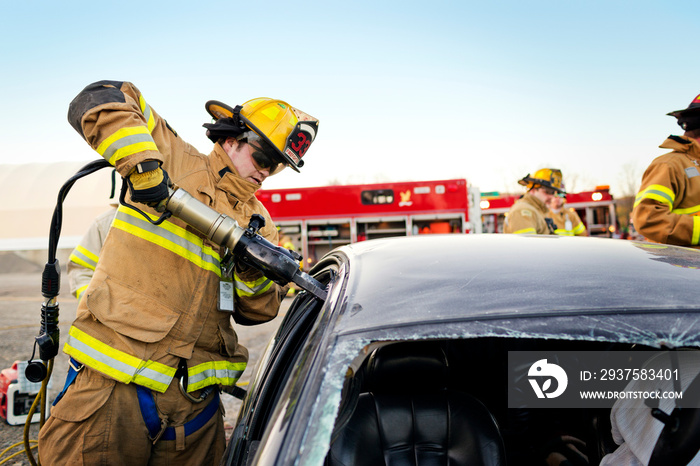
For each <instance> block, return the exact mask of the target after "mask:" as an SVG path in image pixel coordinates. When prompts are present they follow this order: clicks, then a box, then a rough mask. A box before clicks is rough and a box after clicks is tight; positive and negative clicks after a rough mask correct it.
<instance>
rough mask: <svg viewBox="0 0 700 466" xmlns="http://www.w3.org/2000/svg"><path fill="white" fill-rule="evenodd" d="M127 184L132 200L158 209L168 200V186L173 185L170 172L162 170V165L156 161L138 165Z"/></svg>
mask: <svg viewBox="0 0 700 466" xmlns="http://www.w3.org/2000/svg"><path fill="white" fill-rule="evenodd" d="M126 182H127V183H128V185H129V192H130V194H131V200H133V201H135V202H140V203H142V204H146V205H147V206H149V207H158V205H159V204H160V203H162V202H163V201H165V200H166V199H167V198H168V195H169V193H168V186H169V185H170V184H171V183H170V178H169V177H168V172H166V171H165V170H163V169H162V168H160V164H159V163H158V162H157V161H155V160H149V161H147V162H142V163H140V164H138V165H136V167H135V168H134V169H133V170H132V171H131V173H130V174H129V177H128V178H127V179H126Z"/></svg>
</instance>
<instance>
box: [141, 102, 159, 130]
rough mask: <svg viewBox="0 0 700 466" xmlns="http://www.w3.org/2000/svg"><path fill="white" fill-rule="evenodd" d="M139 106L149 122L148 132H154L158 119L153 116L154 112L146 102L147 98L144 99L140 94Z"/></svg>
mask: <svg viewBox="0 0 700 466" xmlns="http://www.w3.org/2000/svg"><path fill="white" fill-rule="evenodd" d="M139 106H140V107H141V112H142V113H143V116H144V117H145V118H146V122H147V124H148V132H149V133H152V132H153V128H155V127H156V119H155V117H154V116H153V112H152V111H151V107H150V105H148V104H147V103H146V99H144V98H143V96H142V95H140V96H139Z"/></svg>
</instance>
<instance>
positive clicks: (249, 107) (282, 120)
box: [204, 97, 318, 172]
mask: <svg viewBox="0 0 700 466" xmlns="http://www.w3.org/2000/svg"><path fill="white" fill-rule="evenodd" d="M205 106H206V109H207V112H209V114H210V115H211V116H212V117H213V118H214V120H216V122H215V123H214V124H205V125H204V126H205V127H206V128H208V131H207V135H208V136H209V138H210V139H212V141H214V140H215V137H217V136H222V135H223V136H234V137H235V136H238V135H239V134H241V133H242V132H243V131H247V129H250V130H252V131H254V132H255V133H256V134H257V135H258V136H260V138H261V139H263V140H264V141H265V142H266V143H267V144H268V145H269V146H270V147H272V148H273V150H274V151H275V153H276V154H277V155H278V156H279V157H280V158H281V159H282V160H284V162H285V164H286V165H289V166H290V167H292V169H293V170H294V171H297V172H298V171H299V168H300V167H302V166H303V165H304V161H303V160H302V157H304V154H306V151H307V150H308V149H309V146H311V143H312V142H313V140H314V139H315V138H316V134H318V119H316V118H314V117H312V116H311V115H309V114H307V113H304V112H302V111H301V110H299V109H296V108H294V107H292V106H291V105H289V104H288V103H286V102H284V101H282V100H276V99H270V98H268V97H259V98H257V99H252V100H249V101H247V102H245V103H244V104H243V105H237V106H236V107H235V108H231V107H230V106H228V105H226V104H224V103H222V102H219V101H216V100H210V101H209V102H207V103H206V105H205ZM246 127H247V128H246ZM236 133H237V134H236Z"/></svg>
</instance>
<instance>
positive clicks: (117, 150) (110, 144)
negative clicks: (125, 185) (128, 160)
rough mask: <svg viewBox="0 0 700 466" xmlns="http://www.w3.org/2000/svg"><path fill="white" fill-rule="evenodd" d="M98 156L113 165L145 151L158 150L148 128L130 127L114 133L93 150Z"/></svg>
mask: <svg viewBox="0 0 700 466" xmlns="http://www.w3.org/2000/svg"><path fill="white" fill-rule="evenodd" d="M95 150H96V151H97V153H98V154H100V155H101V156H102V157H104V158H105V160H107V161H108V162H109V163H111V164H112V165H114V164H115V163H116V162H117V161H118V160H120V159H123V158H124V157H128V156H129V155H133V154H136V153H138V152H143V151H146V150H154V151H157V150H158V146H156V143H155V142H154V141H153V138H152V137H151V134H150V133H149V131H148V128H147V127H145V126H132V127H129V128H121V129H118V130H117V131H115V132H114V134H112V135H111V136H109V137H108V138H107V139H105V140H104V141H102V143H101V144H100V145H99V146H97V149H95Z"/></svg>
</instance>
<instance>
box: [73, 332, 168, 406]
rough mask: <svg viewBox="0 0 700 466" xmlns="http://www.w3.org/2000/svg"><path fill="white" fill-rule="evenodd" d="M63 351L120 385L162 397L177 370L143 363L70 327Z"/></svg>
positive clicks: (152, 363)
mask: <svg viewBox="0 0 700 466" xmlns="http://www.w3.org/2000/svg"><path fill="white" fill-rule="evenodd" d="M63 351H64V352H65V353H66V354H68V355H69V356H73V357H74V358H75V359H77V360H78V361H80V362H82V363H83V364H85V365H87V366H89V367H91V368H92V369H95V370H96V371H99V372H102V373H103V374H105V375H108V376H110V377H112V378H113V379H115V380H118V381H119V382H122V383H131V382H135V383H138V384H139V385H143V386H144V387H148V388H151V389H153V390H156V391H158V392H161V393H164V392H165V390H166V389H167V388H168V385H170V382H171V381H172V379H173V377H174V376H175V371H176V368H174V367H170V366H166V365H165V364H161V363H158V362H155V361H143V360H141V359H139V358H137V357H136V356H132V355H130V354H128V353H125V352H123V351H119V350H118V349H115V348H112V347H111V346H109V345H107V344H106V343H103V342H101V341H100V340H98V339H97V338H94V337H93V336H91V335H88V334H87V333H85V332H83V331H82V330H80V329H79V328H77V327H71V328H70V331H69V332H68V339H67V340H66V343H65V345H64V346H63Z"/></svg>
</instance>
